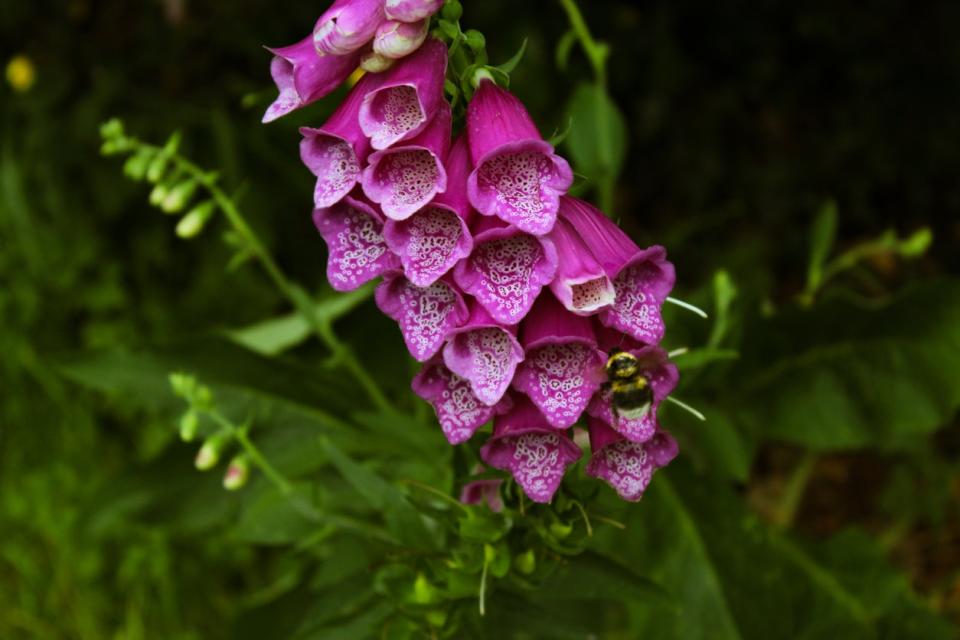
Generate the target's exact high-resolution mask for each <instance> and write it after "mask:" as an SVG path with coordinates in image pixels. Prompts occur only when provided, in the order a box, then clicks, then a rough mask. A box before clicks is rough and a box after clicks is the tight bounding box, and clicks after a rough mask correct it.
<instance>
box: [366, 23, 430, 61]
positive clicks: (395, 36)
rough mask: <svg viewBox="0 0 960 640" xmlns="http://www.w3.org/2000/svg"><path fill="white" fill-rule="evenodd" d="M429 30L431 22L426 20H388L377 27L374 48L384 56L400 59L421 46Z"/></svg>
mask: <svg viewBox="0 0 960 640" xmlns="http://www.w3.org/2000/svg"><path fill="white" fill-rule="evenodd" d="M428 31H429V23H428V22H427V21H426V20H420V21H418V22H398V21H396V20H388V21H386V22H384V23H382V24H381V25H380V26H379V27H377V33H376V35H375V36H374V37H373V50H374V52H375V53H377V54H379V55H381V56H383V57H384V58H388V59H391V60H399V59H400V58H403V57H404V56H408V55H410V54H411V53H413V52H414V51H416V50H417V49H418V48H420V45H422V44H423V41H424V40H426V39H427V32H428Z"/></svg>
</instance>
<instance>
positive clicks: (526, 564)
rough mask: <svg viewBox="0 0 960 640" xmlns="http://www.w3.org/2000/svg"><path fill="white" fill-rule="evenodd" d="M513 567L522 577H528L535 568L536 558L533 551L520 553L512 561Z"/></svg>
mask: <svg viewBox="0 0 960 640" xmlns="http://www.w3.org/2000/svg"><path fill="white" fill-rule="evenodd" d="M513 566H515V567H516V568H517V571H519V572H520V573H522V574H524V575H530V574H531V573H533V572H534V571H535V570H536V568H537V556H536V554H535V553H534V552H533V549H528V550H527V551H525V552H523V553H521V554H520V555H518V556H516V557H515V558H514V559H513Z"/></svg>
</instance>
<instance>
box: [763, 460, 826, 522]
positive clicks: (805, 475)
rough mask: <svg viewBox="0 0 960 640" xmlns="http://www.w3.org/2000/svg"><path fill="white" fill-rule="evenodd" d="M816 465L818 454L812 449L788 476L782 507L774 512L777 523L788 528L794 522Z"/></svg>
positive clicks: (774, 519)
mask: <svg viewBox="0 0 960 640" xmlns="http://www.w3.org/2000/svg"><path fill="white" fill-rule="evenodd" d="M816 466H817V455H816V454H815V453H813V452H811V451H807V452H805V453H804V454H803V457H802V458H801V459H800V462H799V463H797V466H796V467H794V469H793V472H792V473H791V474H790V477H789V478H787V484H786V486H785V487H784V489H783V495H781V496H780V508H779V509H777V510H776V512H775V513H774V514H773V521H774V524H775V525H777V526H779V527H781V528H784V529H786V528H788V527H790V526H791V525H792V524H793V521H794V519H795V518H796V517H797V510H798V509H799V508H800V503H801V502H802V501H803V495H804V493H805V492H806V490H807V485H808V484H809V483H810V477H811V476H812V475H813V470H814V468H815V467H816Z"/></svg>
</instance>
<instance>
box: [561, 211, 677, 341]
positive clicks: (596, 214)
mask: <svg viewBox="0 0 960 640" xmlns="http://www.w3.org/2000/svg"><path fill="white" fill-rule="evenodd" d="M560 216H561V218H562V219H564V220H566V221H567V222H569V223H570V226H572V227H573V228H574V229H575V230H576V232H577V234H578V235H579V236H580V237H581V238H582V239H583V242H584V244H586V246H588V247H590V249H591V250H592V251H593V255H594V257H595V258H596V259H597V261H598V262H599V263H600V264H601V265H603V268H604V270H605V271H606V273H607V276H609V277H610V279H611V280H613V287H614V289H615V291H616V299H615V300H614V302H613V305H612V306H610V307H608V308H606V309H604V310H602V311H601V312H600V314H599V317H600V321H601V322H602V323H604V324H605V325H607V326H608V327H611V328H614V329H616V330H617V331H622V332H623V333H626V334H629V335H631V336H633V337H634V338H636V339H637V340H640V341H641V342H645V343H647V344H658V343H659V342H660V340H661V339H663V333H664V325H663V316H662V315H661V312H660V309H661V306H662V305H663V301H664V300H666V298H667V296H668V295H670V290H671V289H673V284H674V281H675V280H676V274H675V273H674V269H673V265H672V264H671V263H670V262H668V261H667V252H666V250H665V249H664V248H663V247H661V246H652V247H650V248H649V249H640V248H639V247H638V246H637V245H636V243H635V242H634V241H633V240H631V239H630V237H629V236H628V235H627V234H626V233H624V232H623V230H622V229H620V227H618V226H617V225H615V224H614V223H613V222H612V221H611V220H610V219H609V218H607V217H606V216H605V215H603V213H601V212H600V211H598V210H597V209H596V208H595V207H593V206H592V205H590V204H588V203H586V202H584V201H582V200H578V199H577V198H571V197H569V196H565V197H564V198H563V200H562V205H561V207H560Z"/></svg>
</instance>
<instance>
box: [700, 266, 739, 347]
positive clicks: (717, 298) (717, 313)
mask: <svg viewBox="0 0 960 640" xmlns="http://www.w3.org/2000/svg"><path fill="white" fill-rule="evenodd" d="M736 297H737V287H736V285H734V284H733V279H731V278H730V274H729V273H727V272H726V271H724V270H723V269H721V270H720V271H717V272H716V273H715V274H713V299H714V312H713V329H712V330H711V331H710V338H709V340H707V345H708V346H710V347H718V346H719V345H720V344H721V343H722V342H723V339H724V338H725V337H726V336H727V334H728V333H729V331H730V307H731V306H732V305H733V300H734V298H736Z"/></svg>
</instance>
